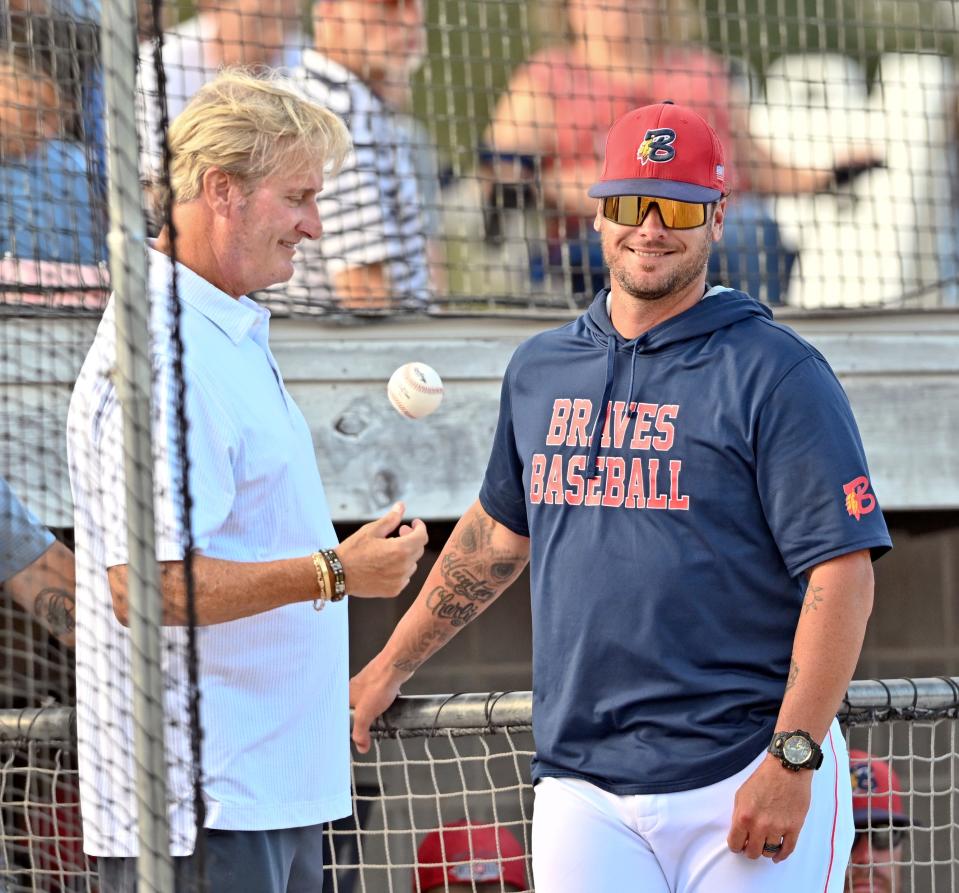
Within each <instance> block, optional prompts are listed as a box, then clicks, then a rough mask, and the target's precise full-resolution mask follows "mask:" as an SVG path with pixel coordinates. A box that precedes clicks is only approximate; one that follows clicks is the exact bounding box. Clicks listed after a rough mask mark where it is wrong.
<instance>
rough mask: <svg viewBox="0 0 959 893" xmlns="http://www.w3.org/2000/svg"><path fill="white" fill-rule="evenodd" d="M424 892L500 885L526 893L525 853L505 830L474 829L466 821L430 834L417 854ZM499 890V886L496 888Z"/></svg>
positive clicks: (420, 888)
mask: <svg viewBox="0 0 959 893" xmlns="http://www.w3.org/2000/svg"><path fill="white" fill-rule="evenodd" d="M414 874H415V876H416V879H418V880H419V886H418V887H417V886H416V884H415V883H414V889H416V890H420V891H423V893H425V891H427V890H433V889H434V888H439V889H440V890H442V889H444V884H446V883H450V884H468V883H470V882H471V881H472V882H473V883H475V884H476V885H477V886H480V885H482V884H497V885H500V883H501V882H502V885H503V886H505V888H506V889H507V890H510V889H512V890H525V889H526V851H525V850H524V849H523V845H522V844H521V843H520V842H519V841H518V840H517V839H516V837H515V835H514V834H513V833H512V832H511V831H509V830H508V829H506V828H494V827H491V826H489V825H471V824H469V822H467V821H466V819H461V820H460V821H458V822H451V823H450V824H448V825H444V826H443V828H441V829H440V830H439V831H431V832H430V833H429V834H427V835H426V837H424V838H423V840H422V842H421V843H420V846H419V849H418V850H417V851H416V868H415V869H414ZM497 889H499V886H497Z"/></svg>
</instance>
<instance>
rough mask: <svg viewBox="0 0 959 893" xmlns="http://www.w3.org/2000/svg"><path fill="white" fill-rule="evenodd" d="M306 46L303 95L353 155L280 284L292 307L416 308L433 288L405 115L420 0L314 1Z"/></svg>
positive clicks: (421, 41)
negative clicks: (329, 113)
mask: <svg viewBox="0 0 959 893" xmlns="http://www.w3.org/2000/svg"><path fill="white" fill-rule="evenodd" d="M313 23H314V32H315V44H314V48H313V49H312V50H307V51H306V52H305V53H304V54H303V69H302V70H301V71H300V72H299V74H300V77H302V78H303V80H304V86H305V88H306V90H307V92H308V94H309V95H310V96H311V97H312V98H313V99H314V100H316V101H317V102H319V103H322V104H323V105H326V106H327V107H328V108H330V109H333V110H334V111H335V112H336V113H337V114H339V115H340V116H341V117H342V118H343V119H344V120H345V121H346V124H347V126H348V127H349V129H350V134H351V136H352V137H353V144H354V150H355V151H354V154H353V156H352V158H351V159H350V160H349V161H347V163H346V165H345V166H344V167H343V169H342V170H341V171H340V173H339V174H338V175H337V176H335V177H330V178H328V179H327V181H326V184H325V186H324V189H323V193H322V195H321V196H320V200H319V201H320V213H321V217H322V219H323V238H322V239H321V240H319V241H318V242H312V243H310V244H309V245H305V246H301V250H302V253H303V261H302V262H301V263H300V264H299V265H298V267H297V270H296V272H295V273H294V276H293V279H292V280H291V281H290V286H289V287H288V289H287V293H288V294H289V296H290V298H291V301H293V302H294V303H296V304H300V303H304V302H305V303H309V304H317V303H319V304H326V305H327V306H330V305H333V306H337V307H340V308H343V309H348V310H354V311H370V310H372V311H377V310H384V309H387V308H391V307H406V308H414V309H415V308H423V307H425V306H426V305H427V303H428V301H429V299H430V298H431V296H432V294H433V284H432V281H431V274H430V264H429V257H430V254H431V252H432V253H433V257H434V261H435V262H436V263H437V264H438V262H439V261H438V255H437V250H436V249H435V248H433V247H431V244H432V243H431V240H430V232H431V230H433V231H435V228H436V224H435V219H433V218H431V217H430V215H429V214H428V212H427V206H426V203H425V201H424V197H423V192H422V189H421V184H420V179H419V176H418V173H417V172H418V170H422V169H423V167H424V166H423V164H422V159H421V158H418V156H420V155H421V154H422V151H423V145H424V143H423V140H422V139H421V138H420V137H419V136H418V135H416V133H414V131H413V130H412V129H411V127H410V125H409V118H408V116H407V114H406V112H405V111H404V107H405V106H406V105H407V103H408V97H409V89H410V77H411V75H412V74H413V72H414V71H416V69H418V68H419V66H420V64H421V63H422V61H423V57H424V53H425V50H426V28H425V23H424V18H423V6H422V2H421V0H396V2H387V3H384V2H382V0H319V2H317V3H315V4H314V6H313Z"/></svg>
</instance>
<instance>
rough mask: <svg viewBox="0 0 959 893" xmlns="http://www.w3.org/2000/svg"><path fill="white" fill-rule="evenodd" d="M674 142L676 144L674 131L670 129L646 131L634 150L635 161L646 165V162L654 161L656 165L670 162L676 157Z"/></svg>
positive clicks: (661, 128)
mask: <svg viewBox="0 0 959 893" xmlns="http://www.w3.org/2000/svg"><path fill="white" fill-rule="evenodd" d="M674 142H676V131H675V130H673V129H672V128H670V127H660V128H658V129H656V130H647V131H646V136H645V137H643V141H642V142H641V143H640V144H639V148H638V149H637V150H636V160H637V161H638V162H639V163H640V164H646V162H647V161H654V162H656V163H657V164H662V163H663V162H666V161H672V160H673V159H674V158H675V157H676V150H675V149H674V148H673V143H674Z"/></svg>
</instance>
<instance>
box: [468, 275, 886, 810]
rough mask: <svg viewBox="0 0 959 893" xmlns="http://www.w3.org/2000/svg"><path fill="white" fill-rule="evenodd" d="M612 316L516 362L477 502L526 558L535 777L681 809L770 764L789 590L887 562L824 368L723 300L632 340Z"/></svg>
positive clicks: (750, 310)
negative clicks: (832, 569)
mask: <svg viewBox="0 0 959 893" xmlns="http://www.w3.org/2000/svg"><path fill="white" fill-rule="evenodd" d="M606 296H607V292H606V291H605V290H604V291H601V292H600V293H599V295H597V297H596V300H595V301H594V302H593V304H592V305H591V307H590V308H589V310H588V311H587V312H586V313H584V314H583V315H582V316H580V317H579V318H578V319H576V320H575V321H574V322H572V323H570V324H568V325H566V326H563V327H562V328H559V329H555V330H552V331H549V332H545V333H542V334H540V335H537V336H535V337H533V338H531V339H530V340H529V341H527V342H525V343H524V344H523V345H521V346H520V347H519V349H518V350H517V351H516V353H515V355H514V356H513V358H512V360H511V361H510V364H509V367H508V369H507V372H506V376H505V379H504V382H503V392H502V401H501V407H500V418H499V424H498V427H497V431H496V436H495V440H494V445H493V451H492V455H491V458H490V462H489V467H488V469H487V472H486V477H485V480H484V482H483V487H482V490H481V493H480V500H481V503H482V505H483V507H484V509H485V510H486V511H487V512H488V513H489V514H490V515H491V516H492V517H493V518H494V519H496V520H497V521H499V522H500V523H502V524H504V525H505V526H507V527H508V528H510V529H511V530H513V531H515V532H516V533H519V534H521V535H524V536H529V537H530V541H531V552H530V567H531V575H532V598H533V731H534V737H535V740H536V758H535V760H534V778H536V779H538V778H541V777H543V776H547V775H551V776H571V777H579V778H585V779H587V780H589V781H591V782H593V783H595V784H598V785H600V786H601V787H603V788H606V789H607V790H611V791H614V792H616V793H619V794H637V793H662V792H669V791H679V790H688V789H691V788H697V787H702V786H704V785H708V784H712V783H714V782H716V781H719V780H721V779H723V778H727V777H729V776H730V775H733V774H735V773H736V772H738V771H739V770H740V769H742V768H744V767H745V766H746V765H748V764H749V762H750V761H751V760H752V759H753V758H754V757H755V756H756V755H757V754H758V753H759V752H760V751H761V750H762V748H763V747H765V746H766V744H768V742H769V739H770V737H771V735H772V732H773V731H774V729H773V725H774V723H775V719H776V716H777V714H778V711H779V707H780V704H781V701H782V696H783V691H784V687H785V682H786V676H787V672H788V668H789V660H790V656H791V651H792V641H793V636H794V634H795V631H796V624H797V623H798V620H799V613H800V609H801V606H802V601H803V593H804V589H805V579H804V573H805V572H806V571H807V570H808V569H809V568H811V567H813V566H814V565H816V564H818V563H820V562H823V561H826V560H828V559H829V558H833V557H836V556H838V555H842V554H845V553H848V552H853V551H857V550H860V549H871V550H872V552H873V556H874V557H878V555H880V554H882V553H883V552H885V551H886V550H888V549H889V548H890V547H891V542H890V539H889V534H888V532H887V530H886V525H885V522H884V521H883V518H882V514H881V512H880V510H879V504H878V501H877V498H876V495H875V491H874V489H873V487H872V483H871V481H870V478H869V470H868V468H867V466H866V459H865V456H864V454H863V449H862V443H861V441H860V437H859V432H858V430H857V428H856V423H855V420H854V419H853V415H852V411H851V409H850V407H849V403H848V400H847V399H846V395H845V393H844V392H843V390H842V387H841V386H840V384H839V382H838V380H837V379H836V377H835V375H834V373H833V372H832V370H831V369H830V368H829V365H828V364H827V363H826V361H825V359H823V357H822V356H821V355H820V354H819V352H818V351H816V350H815V349H814V348H813V347H812V346H810V345H809V344H808V343H806V342H805V341H803V340H802V339H801V338H800V337H798V336H797V335H796V334H795V333H794V332H792V331H791V330H790V329H788V328H786V327H785V326H782V325H779V324H778V323H775V322H773V320H772V314H771V313H770V311H769V310H768V308H766V307H764V306H763V305H761V304H760V303H758V302H757V301H755V300H753V299H752V298H750V297H748V296H747V295H745V294H742V293H740V292H736V291H731V290H729V289H713V290H712V291H711V292H709V293H708V294H707V295H706V297H705V298H704V299H703V300H702V301H701V302H699V303H698V304H697V305H696V306H695V307H693V308H691V309H690V310H687V311H686V312H684V313H682V314H680V315H678V316H676V317H673V318H672V319H670V320H667V321H666V322H664V323H662V324H661V325H659V326H657V327H655V328H653V329H651V330H649V331H648V332H646V333H645V334H643V335H642V336H640V337H639V338H636V339H634V340H632V341H625V340H624V339H623V338H622V337H621V336H620V335H619V334H618V333H617V332H616V330H615V329H614V328H613V326H612V323H611V322H610V320H609V316H608V313H607V310H606Z"/></svg>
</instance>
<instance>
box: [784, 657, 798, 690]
mask: <svg viewBox="0 0 959 893" xmlns="http://www.w3.org/2000/svg"><path fill="white" fill-rule="evenodd" d="M798 676H799V664H797V663H796V661H794V660H791V661H790V662H789V676H787V677H786V691H789V689H791V688H792V687H793V686H794V685H795V684H796V679H797V677H798Z"/></svg>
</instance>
